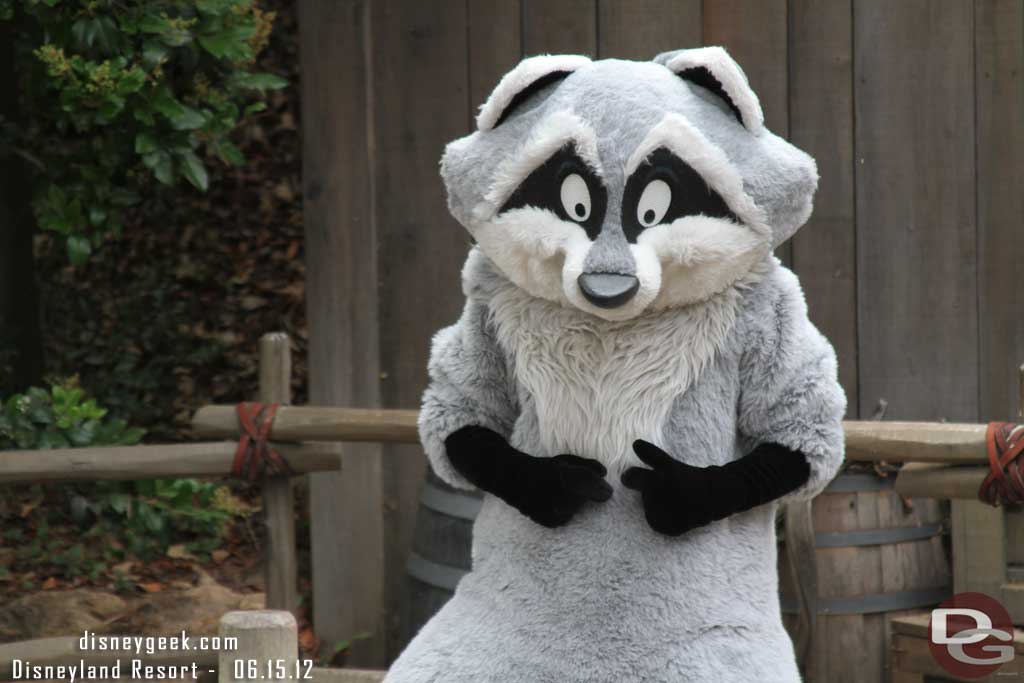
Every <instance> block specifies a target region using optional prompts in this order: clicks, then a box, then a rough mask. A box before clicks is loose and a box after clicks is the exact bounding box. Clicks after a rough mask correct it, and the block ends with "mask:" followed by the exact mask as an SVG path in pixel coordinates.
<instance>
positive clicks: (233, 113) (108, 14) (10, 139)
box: [0, 0, 286, 264]
mask: <svg viewBox="0 0 1024 683" xmlns="http://www.w3.org/2000/svg"><path fill="white" fill-rule="evenodd" d="M4 19H5V20H8V21H14V22H16V23H17V26H18V34H17V35H18V36H19V40H18V43H17V45H16V49H17V60H18V68H19V73H21V74H23V77H22V79H21V82H20V84H19V86H20V95H21V102H20V108H21V116H20V118H21V121H20V122H19V125H17V126H15V125H13V124H12V123H11V122H3V121H0V152H2V151H3V148H4V147H6V148H8V149H9V150H13V151H14V152H16V153H18V154H20V155H21V156H23V157H24V158H25V159H27V160H28V161H29V162H30V166H31V168H32V170H33V173H34V183H33V185H34V187H35V188H36V191H35V194H34V199H33V207H34V210H35V213H36V219H37V222H38V224H39V226H40V227H42V228H43V229H45V230H48V231H52V232H54V233H56V234H58V235H60V236H61V240H62V242H63V245H64V247H65V249H66V252H67V255H68V257H69V258H70V260H71V262H72V263H75V264H81V263H84V262H85V261H86V260H87V259H88V257H89V255H90V254H91V253H92V251H93V250H94V249H95V248H96V247H98V246H99V245H100V244H102V243H103V242H104V241H105V239H106V238H107V237H108V236H110V235H116V234H120V232H121V229H122V222H123V216H124V210H125V209H126V208H128V207H132V206H136V205H138V204H139V203H140V201H141V200H142V198H143V197H147V198H148V197H151V196H154V195H156V194H158V193H159V190H160V187H161V186H174V185H176V184H178V183H179V182H181V181H182V180H184V181H186V182H187V183H189V184H191V185H192V186H194V187H195V188H197V189H199V190H201V191H206V189H207V188H208V187H209V184H210V173H209V171H208V169H207V163H208V161H210V160H219V162H220V163H222V164H225V165H235V166H237V165H240V164H242V163H243V162H244V161H245V158H244V156H243V154H242V152H241V151H240V150H239V148H238V147H237V146H236V145H235V144H234V143H233V142H232V141H231V140H230V139H229V135H230V134H231V132H232V131H233V130H234V129H235V128H236V127H237V126H238V124H239V122H240V121H242V120H243V119H244V118H245V117H246V116H248V115H250V114H252V113H253V112H256V111H260V110H261V109H262V108H263V107H264V106H265V105H264V103H263V101H262V96H263V95H264V93H265V92H266V91H267V90H271V89H277V88H281V87H284V85H286V81H284V79H282V78H279V77H277V76H274V75H272V74H268V73H252V72H250V71H249V67H250V65H251V64H252V62H253V61H254V60H255V57H256V55H257V53H258V52H259V51H260V50H261V49H262V48H263V47H264V45H265V44H266V42H267V38H268V35H269V31H270V27H271V24H272V22H273V19H274V14H273V13H270V12H263V11H261V10H260V9H259V8H258V7H256V6H255V3H254V2H253V0H0V20H4Z"/></svg>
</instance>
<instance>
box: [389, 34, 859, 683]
mask: <svg viewBox="0 0 1024 683" xmlns="http://www.w3.org/2000/svg"><path fill="white" fill-rule="evenodd" d="M763 124H764V122H763V116H762V113H761V107H760V104H759V102H758V99H757V96H756V95H755V94H754V93H753V92H752V91H751V89H750V86H749V85H748V83H747V80H746V77H745V76H744V74H743V72H742V70H741V69H740V68H739V66H737V64H736V63H735V62H734V61H733V60H732V59H731V58H730V57H729V55H728V54H726V52H725V51H724V50H722V49H721V48H717V47H708V48H701V49H693V50H681V51H677V52H671V53H667V54H662V55H660V56H658V57H657V58H656V59H655V60H654V61H651V62H632V61H620V60H613V59H608V60H601V61H591V60H589V59H587V58H586V57H581V56H551V55H545V56H539V57H532V58H529V59H526V60H525V61H523V62H522V63H520V64H519V66H517V67H516V68H515V69H514V70H513V71H511V72H510V73H509V74H507V75H506V76H505V77H504V78H503V79H502V80H501V82H500V83H499V84H498V86H497V88H496V89H495V91H494V92H493V93H492V94H491V96H490V98H489V99H488V100H487V102H486V104H484V106H483V108H482V109H481V111H480V115H479V117H478V119H477V130H476V132H474V133H473V134H472V135H469V136H468V137H465V138H462V139H460V140H456V141H454V142H452V143H451V144H450V145H448V147H447V149H446V151H445V154H444V158H443V160H442V162H441V174H442V176H443V177H444V181H445V183H446V185H447V189H448V196H449V205H450V208H451V211H452V213H453V214H454V215H455V217H456V218H457V219H458V220H459V221H460V222H461V223H462V224H463V225H464V226H465V227H466V228H467V229H468V230H469V232H470V233H471V234H472V236H473V238H474V239H475V242H476V246H474V247H473V249H472V250H471V251H470V253H469V257H468V258H467V260H466V264H465V267H464V269H463V272H462V282H463V290H464V292H465V295H466V306H465V310H464V311H463V313H462V317H461V318H460V319H459V321H458V322H457V323H456V324H455V325H453V326H451V327H448V328H446V329H444V330H441V331H440V332H439V333H438V334H437V336H436V337H435V338H434V340H433V350H432V354H431V360H430V367H429V372H430V385H429V388H428V389H427V391H426V394H425V395H424V398H423V409H422V412H421V414H420V434H421V437H422V440H423V444H424V446H425V448H426V452H427V454H428V456H429V458H430V462H431V465H432V466H433V468H434V470H435V472H436V473H437V474H438V476H440V477H441V478H442V479H444V480H446V481H448V482H449V483H451V484H452V485H454V486H457V487H462V488H467V489H468V488H474V487H475V488H478V489H481V490H482V491H484V492H485V496H484V502H483V507H482V509H481V511H480V514H479V516H478V518H477V520H476V523H475V526H474V528H473V554H472V556H473V569H472V571H471V572H470V573H469V574H468V575H466V576H465V577H464V578H463V579H462V581H461V582H460V583H459V585H458V588H457V590H456V591H455V596H454V597H453V598H452V599H451V601H450V602H448V603H447V605H445V607H444V608H443V609H442V610H441V611H440V612H439V613H438V614H437V615H436V616H435V617H434V618H433V619H432V620H431V621H430V622H429V623H428V624H427V625H426V626H424V627H423V629H422V630H421V631H420V633H419V634H418V635H417V636H416V638H415V639H414V640H413V641H412V642H411V643H410V645H409V646H408V648H407V649H406V650H405V652H404V653H403V654H402V655H401V656H400V657H399V659H398V660H397V661H396V663H395V664H394V666H393V668H392V669H391V671H390V673H389V675H388V677H387V679H386V680H387V681H388V682H389V683H428V682H436V683H441V682H444V683H484V682H492V681H493V682H501V683H507V682H516V681H523V682H530V683H535V682H536V683H569V682H574V681H581V682H582V681H588V682H589V681H597V682H604V681H606V682H608V683H627V682H633V681H635V682H637V683H639V682H641V681H642V682H645V683H651V682H655V681H664V682H670V683H679V682H682V681H695V682H696V681H699V682H701V683H703V682H706V681H716V682H719V681H721V682H738V681H751V682H753V681H757V682H758V683H765V682H769V681H772V682H775V681H787V682H790V681H798V680H799V673H798V671H797V666H796V663H795V659H794V655H793V647H792V645H791V642H790V639H789V637H788V636H787V634H786V632H785V631H784V630H783V627H782V623H781V620H780V614H779V599H778V595H777V585H778V580H777V575H776V564H775V563H776V550H775V527H774V518H775V510H776V505H777V501H778V500H779V499H780V498H782V497H785V496H793V497H809V496H814V495H815V494H817V493H818V492H819V491H821V489H822V488H823V487H824V486H825V485H826V484H827V483H828V482H829V480H830V479H831V478H832V477H833V476H834V474H835V473H836V471H837V469H838V467H839V465H840V462H841V461H842V455H843V437H842V431H841V422H840V420H841V417H842V415H843V411H844V409H845V399H844V397H843V393H842V390H841V388H840V387H839V385H838V383H837V381H836V361H835V354H834V353H833V351H832V348H831V346H830V345H829V343H828V342H827V341H826V340H825V338H824V337H822V335H821V334H820V333H819V332H818V331H817V330H816V329H815V328H814V326H813V325H812V324H811V323H810V322H809V320H808V318H807V310H806V305H805V303H804V299H803V294H802V292H801V289H800V285H799V283H798V282H797V279H796V277H795V276H794V275H793V273H791V272H790V271H789V270H787V269H786V268H784V267H783V266H782V265H780V263H779V262H778V261H777V260H776V259H775V258H774V257H773V256H772V249H773V248H774V247H777V246H778V245H779V244H781V243H782V242H783V241H784V240H786V239H787V238H788V237H789V236H790V235H792V234H793V233H794V232H795V231H796V230H797V229H798V228H799V227H800V226H801V225H802V224H803V223H804V222H805V221H806V220H807V217H808V215H809V214H810V211H811V200H812V196H813V194H814V190H815V188H816V186H817V169H816V167H815V164H814V161H813V160H812V159H811V158H810V157H809V156H808V155H807V154H805V153H804V152H802V151H801V150H799V149H797V148H796V147H794V146H792V145H790V144H789V143H787V142H786V141H785V140H783V139H781V138H779V137H777V136H776V135H773V134H772V133H770V132H769V131H767V130H765V128H764V125H763Z"/></svg>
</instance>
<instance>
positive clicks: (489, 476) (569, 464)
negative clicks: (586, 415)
mask: <svg viewBox="0 0 1024 683" xmlns="http://www.w3.org/2000/svg"><path fill="white" fill-rule="evenodd" d="M444 445H445V449H446V450H447V452H448V459H449V460H451V463H452V465H453V466H454V467H455V469H456V470H457V471H458V473H459V474H461V475H462V476H463V477H465V478H466V479H468V480H469V481H470V482H471V483H472V484H473V485H474V486H476V487H477V488H479V489H482V490H484V491H487V492H488V493H493V494H494V495H495V496H497V497H498V498H501V499H502V500H503V501H505V502H506V503H508V504H509V505H511V506H512V507H514V508H515V509H517V510H519V511H520V512H522V513H523V514H524V515H526V516H527V517H529V518H530V519H532V520H533V521H535V522H537V523H538V524H540V525H543V526H546V527H549V528H554V527H558V526H562V525H563V524H565V523H566V522H568V521H569V520H570V519H571V518H572V516H573V515H574V514H576V512H577V511H578V510H579V509H580V508H581V507H582V506H583V504H584V503H586V502H587V501H594V502H596V503H603V502H604V501H606V500H608V499H609V498H611V497H612V487H611V485H610V484H609V483H608V482H606V481H605V480H604V477H605V475H606V474H608V470H606V469H605V467H604V465H602V464H601V463H599V462H598V461H596V460H591V459H589V458H581V457H579V456H576V455H568V454H565V455H556V456H555V457H553V458H536V457H534V456H532V455H527V454H526V453H523V452H521V451H517V450H516V449H515V448H512V446H510V445H509V444H508V441H506V440H505V438H504V437H503V436H501V435H500V434H498V433H497V432H494V431H491V430H490V429H487V428H486V427H477V426H469V427H463V428H462V429H459V430H456V431H454V432H452V433H451V434H449V435H448V438H446V439H445V440H444Z"/></svg>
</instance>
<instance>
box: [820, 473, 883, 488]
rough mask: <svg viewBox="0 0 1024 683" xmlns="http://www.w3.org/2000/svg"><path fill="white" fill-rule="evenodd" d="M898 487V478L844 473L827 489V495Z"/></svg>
mask: <svg viewBox="0 0 1024 683" xmlns="http://www.w3.org/2000/svg"><path fill="white" fill-rule="evenodd" d="M895 485H896V477H879V476H878V475H875V474H861V473H856V472H854V473H851V472H844V473H843V474H840V475H839V476H838V477H836V478H835V479H833V480H832V481H831V482H830V483H829V485H828V486H826V487H825V493H854V492H856V491H884V490H886V489H891V488H893V487H894V486H895Z"/></svg>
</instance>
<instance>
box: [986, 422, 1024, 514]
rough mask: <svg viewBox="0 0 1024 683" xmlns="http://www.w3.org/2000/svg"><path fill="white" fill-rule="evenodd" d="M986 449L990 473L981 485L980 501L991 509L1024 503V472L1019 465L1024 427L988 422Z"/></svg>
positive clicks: (1011, 423) (1008, 423) (1010, 423)
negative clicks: (991, 507)
mask: <svg viewBox="0 0 1024 683" xmlns="http://www.w3.org/2000/svg"><path fill="white" fill-rule="evenodd" d="M985 447H986V449H987V450H988V465H989V470H990V471H989V473H988V476H987V477H985V481H983V482H982V483H981V488H980V489H979V490H978V498H979V499H981V501H982V502H983V503H988V504H989V505H992V506H998V505H1000V504H1003V505H1019V504H1020V503H1024V472H1021V468H1020V463H1019V462H1018V460H1019V459H1020V454H1021V453H1022V452H1024V425H1021V424H1014V423H1013V422H989V423H988V431H986V432H985Z"/></svg>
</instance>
